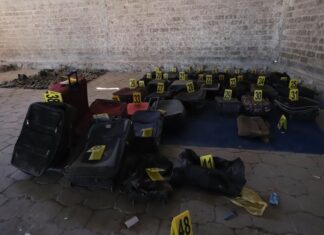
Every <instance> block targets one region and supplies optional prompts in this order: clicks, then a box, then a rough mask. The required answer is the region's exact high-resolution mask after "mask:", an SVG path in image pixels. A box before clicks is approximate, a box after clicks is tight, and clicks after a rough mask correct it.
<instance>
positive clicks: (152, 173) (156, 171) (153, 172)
mask: <svg viewBox="0 0 324 235" xmlns="http://www.w3.org/2000/svg"><path fill="white" fill-rule="evenodd" d="M145 171H146V174H147V175H148V177H150V179H151V180H152V181H164V178H163V176H162V175H161V172H164V171H165V170H164V169H160V168H146V169H145Z"/></svg>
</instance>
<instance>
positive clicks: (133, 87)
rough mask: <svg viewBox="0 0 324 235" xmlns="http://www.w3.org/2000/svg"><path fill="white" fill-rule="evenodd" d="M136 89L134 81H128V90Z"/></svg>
mask: <svg viewBox="0 0 324 235" xmlns="http://www.w3.org/2000/svg"><path fill="white" fill-rule="evenodd" d="M136 87H137V81H136V79H133V78H131V79H129V88H130V89H136Z"/></svg>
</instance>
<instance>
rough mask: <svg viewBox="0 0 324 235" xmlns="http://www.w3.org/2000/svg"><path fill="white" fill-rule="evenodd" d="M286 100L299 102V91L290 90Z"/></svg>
mask: <svg viewBox="0 0 324 235" xmlns="http://www.w3.org/2000/svg"><path fill="white" fill-rule="evenodd" d="M288 99H289V100H290V101H298V100H299V91H298V89H290V90H289V97H288Z"/></svg>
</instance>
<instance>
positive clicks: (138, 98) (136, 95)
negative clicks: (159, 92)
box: [133, 92, 142, 104]
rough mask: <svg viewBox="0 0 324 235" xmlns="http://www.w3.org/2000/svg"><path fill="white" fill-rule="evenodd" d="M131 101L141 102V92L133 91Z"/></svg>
mask: <svg viewBox="0 0 324 235" xmlns="http://www.w3.org/2000/svg"><path fill="white" fill-rule="evenodd" d="M133 103H135V104H140V103H142V94H141V92H133Z"/></svg>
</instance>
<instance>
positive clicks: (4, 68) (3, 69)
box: [0, 64, 18, 72]
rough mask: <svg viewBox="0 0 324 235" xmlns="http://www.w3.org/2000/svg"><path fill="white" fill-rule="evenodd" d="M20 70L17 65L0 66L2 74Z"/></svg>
mask: <svg viewBox="0 0 324 235" xmlns="http://www.w3.org/2000/svg"><path fill="white" fill-rule="evenodd" d="M17 69H18V66H17V65H15V64H8V65H1V66H0V72H9V71H15V70H17Z"/></svg>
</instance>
